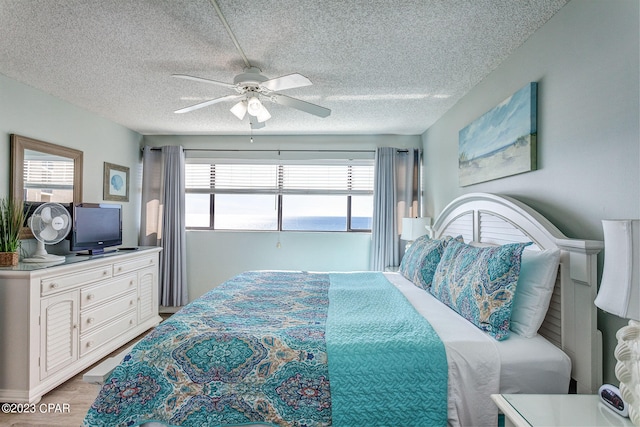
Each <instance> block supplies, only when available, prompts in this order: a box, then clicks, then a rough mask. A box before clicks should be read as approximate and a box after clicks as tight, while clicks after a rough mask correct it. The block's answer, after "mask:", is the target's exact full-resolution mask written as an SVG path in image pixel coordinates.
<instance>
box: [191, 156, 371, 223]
mask: <svg viewBox="0 0 640 427" xmlns="http://www.w3.org/2000/svg"><path fill="white" fill-rule="evenodd" d="M193 163H200V164H202V163H204V164H209V165H212V166H213V167H212V168H211V169H210V172H209V173H210V175H212V176H210V182H215V176H213V175H215V165H216V164H221V163H227V164H228V163H232V164H241V165H247V164H256V165H260V164H267V165H277V167H278V173H277V175H278V178H277V179H278V183H277V185H276V186H275V187H273V188H268V189H264V188H259V189H246V188H240V189H228V188H222V189H215V188H212V187H211V185H212V184H210V187H209V188H188V187H187V184H186V183H185V194H208V195H209V226H208V227H202V226H200V227H198V226H186V227H185V228H186V230H208V231H227V232H282V231H284V232H292V233H296V232H302V233H316V232H318V233H371V229H370V228H369V229H361V228H356V229H354V228H353V227H352V226H353V218H352V216H351V215H352V212H353V209H352V197H353V196H355V195H365V196H371V197H373V174H374V162H373V159H365V160H362V159H358V160H353V159H331V160H319V159H314V160H306V161H304V160H303V161H295V162H291V161H284V162H283V161H282V160H278V161H269V160H260V161H256V160H247V159H233V160H230V159H202V158H200V159H197V160H194V161H189V159H187V164H193ZM292 164H299V165H303V166H304V165H339V166H347V181H346V189H343V190H329V189H319V190H318V189H309V188H307V189H300V188H297V189H283V176H284V174H283V168H286V167H287V165H292ZM354 166H366V167H367V168H368V169H367V171H366V173H365V175H367V174H368V175H370V181H371V183H370V186H369V188H367V189H364V190H363V189H359V190H354V189H353V187H354V185H353V179H352V178H353V177H354V175H355V174H354ZM213 185H214V184H213ZM360 185H361V184H360ZM216 194H248V195H249V194H254V195H259V194H274V195H275V196H276V211H277V213H276V215H277V227H276V229H275V230H262V229H227V228H215V227H214V222H215V213H216V197H215V196H216ZM287 194H292V195H295V194H308V195H327V196H331V195H334V196H335V195H344V196H345V197H346V205H347V206H346V229H344V230H312V229H309V230H288V229H283V228H282V223H283V203H282V202H283V196H284V195H287ZM372 211H373V207H372Z"/></svg>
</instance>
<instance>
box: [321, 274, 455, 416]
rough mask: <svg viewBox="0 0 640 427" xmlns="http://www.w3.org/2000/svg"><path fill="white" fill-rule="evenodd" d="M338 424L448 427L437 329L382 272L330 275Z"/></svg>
mask: <svg viewBox="0 0 640 427" xmlns="http://www.w3.org/2000/svg"><path fill="white" fill-rule="evenodd" d="M330 280H331V286H330V288H329V301H330V304H329V312H328V317H327V331H326V342H327V355H328V357H329V378H330V379H331V407H332V420H333V425H334V426H345V427H346V426H446V425H447V357H446V352H445V348H444V345H443V344H442V342H441V341H440V338H439V337H438V335H437V334H436V333H435V331H434V330H433V328H432V327H431V325H429V323H428V322H427V321H426V320H425V319H424V318H423V317H422V316H421V315H420V314H419V313H418V312H416V311H415V309H414V308H413V306H412V305H411V304H410V303H409V302H408V301H407V300H406V298H405V297H404V295H402V293H401V292H400V291H398V290H397V289H396V288H395V287H394V286H393V285H392V284H390V283H389V281H388V280H387V279H386V278H385V277H384V275H382V274H380V273H350V274H349V273H340V274H331V275H330Z"/></svg>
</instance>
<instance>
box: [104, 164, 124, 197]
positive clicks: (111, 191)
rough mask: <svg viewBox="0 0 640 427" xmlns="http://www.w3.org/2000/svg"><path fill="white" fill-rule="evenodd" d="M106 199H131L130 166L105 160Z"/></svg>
mask: <svg viewBox="0 0 640 427" xmlns="http://www.w3.org/2000/svg"><path fill="white" fill-rule="evenodd" d="M103 185H104V188H103V195H102V198H103V199H104V200H110V201H117V202H128V201H129V168H128V167H125V166H118V165H114V164H113V163H107V162H104V179H103Z"/></svg>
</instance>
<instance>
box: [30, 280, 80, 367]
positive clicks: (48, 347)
mask: <svg viewBox="0 0 640 427" xmlns="http://www.w3.org/2000/svg"><path fill="white" fill-rule="evenodd" d="M79 301H80V296H79V292H78V291H77V290H75V291H72V292H65V293H63V294H60V295H56V296H53V297H50V298H45V299H43V300H42V303H41V305H40V379H44V378H46V377H47V376H49V375H51V374H53V373H54V372H57V371H59V370H60V369H62V368H64V367H65V366H68V365H69V364H71V363H73V362H74V361H75V360H77V359H78V304H79Z"/></svg>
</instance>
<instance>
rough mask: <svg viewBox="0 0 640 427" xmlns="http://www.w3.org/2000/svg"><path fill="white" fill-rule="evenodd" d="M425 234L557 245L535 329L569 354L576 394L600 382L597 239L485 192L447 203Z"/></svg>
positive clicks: (484, 242)
mask: <svg viewBox="0 0 640 427" xmlns="http://www.w3.org/2000/svg"><path fill="white" fill-rule="evenodd" d="M430 234H431V237H434V238H438V237H441V236H446V235H451V236H457V235H462V236H463V238H464V240H465V242H474V243H476V244H480V245H502V244H506V243H513V242H529V241H530V242H533V244H532V245H531V246H529V247H528V248H527V250H533V251H541V250H545V249H554V248H557V249H559V250H560V251H561V256H560V267H559V271H558V276H557V279H556V285H555V290H554V293H553V297H552V300H551V304H550V306H549V310H548V312H547V315H546V317H545V321H544V323H543V324H542V327H541V328H540V331H539V333H540V335H542V336H543V337H544V338H546V339H547V340H548V341H549V342H550V343H552V344H553V345H555V346H556V347H557V348H560V349H561V350H562V351H563V352H564V353H566V354H567V355H568V356H569V358H570V360H571V378H572V379H573V380H574V381H575V391H576V392H577V393H579V394H583V393H585V394H591V393H595V392H596V391H597V390H598V388H599V387H600V385H601V384H602V335H601V333H600V331H599V330H598V329H597V312H596V306H595V305H594V303H593V301H594V299H595V297H596V294H597V254H598V253H599V252H600V251H601V250H602V249H603V248H604V244H603V242H601V241H596V240H582V239H574V238H568V237H567V236H565V235H564V234H563V233H562V232H560V230H558V228H557V227H555V226H554V225H553V224H552V223H551V222H550V221H549V220H547V219H546V218H545V217H544V216H542V215H541V214H540V213H538V212H537V211H535V210H534V209H532V208H531V207H529V206H527V205H526V204H524V203H522V202H520V201H518V200H516V199H513V198H511V197H508V196H502V195H495V194H487V193H470V194H466V195H464V196H461V197H459V198H457V199H455V200H454V201H452V202H451V203H450V204H449V205H447V206H446V207H445V209H444V210H443V211H442V212H441V213H440V215H439V216H438V218H437V219H436V220H435V222H434V224H433V226H432V227H431V228H430ZM507 341H508V340H507ZM507 372H508V371H507ZM512 372H513V371H512ZM536 392H537V393H542V392H544V391H543V390H541V391H536Z"/></svg>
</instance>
